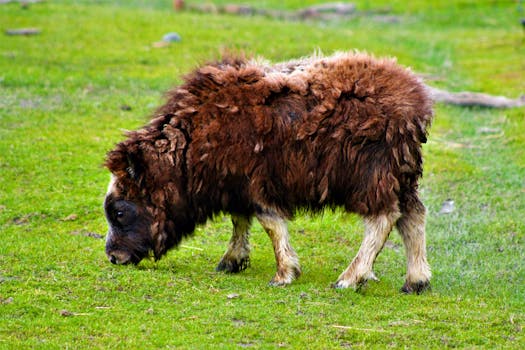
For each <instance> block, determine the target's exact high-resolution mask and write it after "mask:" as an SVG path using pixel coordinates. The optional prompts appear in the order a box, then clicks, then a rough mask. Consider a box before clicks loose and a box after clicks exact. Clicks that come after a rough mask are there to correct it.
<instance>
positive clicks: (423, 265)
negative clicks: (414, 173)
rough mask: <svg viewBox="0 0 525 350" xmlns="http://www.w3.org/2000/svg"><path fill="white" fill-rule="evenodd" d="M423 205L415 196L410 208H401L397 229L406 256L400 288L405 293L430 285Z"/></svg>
mask: <svg viewBox="0 0 525 350" xmlns="http://www.w3.org/2000/svg"><path fill="white" fill-rule="evenodd" d="M425 212H426V210H425V206H424V205H423V203H421V202H420V201H419V199H417V197H416V201H415V203H414V204H411V205H410V208H407V209H405V210H403V213H402V216H401V218H400V219H399V220H398V222H397V229H398V231H399V234H400V235H401V237H403V242H404V243H405V250H406V256H407V275H406V281H405V284H404V285H403V288H401V290H402V291H403V292H405V293H417V294H419V293H421V292H423V291H424V290H425V289H428V288H429V287H430V276H431V273H430V266H429V265H428V262H427V253H426V243H425Z"/></svg>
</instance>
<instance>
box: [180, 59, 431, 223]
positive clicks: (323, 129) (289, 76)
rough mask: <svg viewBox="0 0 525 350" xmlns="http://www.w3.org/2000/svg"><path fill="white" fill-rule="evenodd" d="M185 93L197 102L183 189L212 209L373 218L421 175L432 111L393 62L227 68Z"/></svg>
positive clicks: (213, 69) (192, 83) (212, 68)
mask: <svg viewBox="0 0 525 350" xmlns="http://www.w3.org/2000/svg"><path fill="white" fill-rule="evenodd" d="M183 89H187V90H189V91H191V92H192V93H193V94H194V95H195V96H198V98H199V99H201V101H200V106H201V107H200V110H199V111H198V112H197V113H196V114H195V116H194V117H193V120H192V125H193V132H192V144H191V146H190V149H189V153H188V155H189V156H190V157H191V162H190V164H191V166H192V169H191V174H192V175H191V176H190V177H189V178H190V188H191V189H192V190H193V191H194V192H196V193H197V195H198V194H199V193H200V194H202V195H203V196H206V197H207V198H208V200H210V201H212V202H215V205H216V206H217V207H220V208H219V210H226V211H229V210H237V211H239V210H242V209H243V208H246V210H248V211H249V210H253V206H252V204H253V203H265V204H266V205H268V206H271V207H274V208H278V209H279V210H280V211H282V212H283V213H285V214H286V215H289V216H290V215H293V213H294V211H295V210H296V209H298V208H301V207H306V208H309V209H314V210H316V209H321V208H322V207H324V206H326V205H331V206H344V207H345V208H346V209H347V210H349V211H353V212H357V213H359V214H363V215H367V214H374V213H380V212H384V211H390V210H392V209H393V207H394V206H396V205H397V202H398V201H399V198H400V196H401V197H403V194H404V193H406V192H411V191H413V190H415V187H416V186H417V179H418V177H419V176H420V175H421V173H422V169H421V163H422V161H421V149H420V148H421V143H422V142H425V140H426V128H427V126H428V124H429V123H430V119H431V116H432V112H431V102H430V99H429V97H428V96H427V93H426V91H425V88H424V85H423V84H422V83H421V82H420V81H419V79H417V77H416V76H415V75H413V74H412V73H410V72H409V71H407V70H406V69H405V68H402V67H400V66H398V65H397V64H396V63H395V62H393V61H392V60H376V59H374V58H371V57H370V56H367V55H363V54H346V53H341V54H336V55H334V56H330V57H326V58H324V57H313V58H309V59H304V60H298V61H293V62H290V63H288V64H286V65H276V66H268V65H265V64H261V63H258V62H256V61H242V60H231V59H230V60H226V61H225V62H223V63H218V64H216V65H209V66H205V67H203V68H201V69H200V70H197V71H196V72H195V73H194V74H193V75H192V76H190V77H189V78H188V79H187V82H186V84H185V86H183ZM192 179H194V181H193V183H191V180H192ZM203 186H204V187H203Z"/></svg>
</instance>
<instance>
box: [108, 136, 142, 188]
mask: <svg viewBox="0 0 525 350" xmlns="http://www.w3.org/2000/svg"><path fill="white" fill-rule="evenodd" d="M104 166H105V167H106V168H108V170H109V171H111V172H112V173H113V174H115V175H116V176H117V177H128V178H130V179H132V180H135V181H138V180H139V179H140V177H141V175H142V173H143V167H142V166H141V162H140V159H139V154H138V150H136V149H133V148H131V147H129V146H128V145H126V144H125V143H120V144H118V145H117V147H115V149H114V150H113V151H110V152H108V154H107V156H106V161H105V162H104Z"/></svg>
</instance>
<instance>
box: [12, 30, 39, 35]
mask: <svg viewBox="0 0 525 350" xmlns="http://www.w3.org/2000/svg"><path fill="white" fill-rule="evenodd" d="M5 33H6V34H7V35H38V34H40V29H38V28H20V29H7V30H6V31H5Z"/></svg>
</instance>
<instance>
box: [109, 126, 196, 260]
mask: <svg viewBox="0 0 525 350" xmlns="http://www.w3.org/2000/svg"><path fill="white" fill-rule="evenodd" d="M139 136H140V135H139V134H138V133H135V134H130V138H129V139H128V140H126V141H124V142H122V143H120V144H118V145H117V147H116V148H115V149H114V150H113V151H111V152H109V153H108V155H107V159H106V162H105V166H106V167H107V168H108V169H109V170H110V171H111V180H110V183H109V187H108V192H107V194H106V198H105V201H104V210H105V214H106V219H107V222H108V226H109V228H108V233H107V238H106V255H107V257H108V259H109V261H111V262H112V263H113V264H129V263H132V264H138V263H139V262H140V261H141V260H142V259H143V258H146V257H150V256H153V257H154V258H155V260H158V259H160V258H161V257H162V255H164V254H165V253H166V252H167V250H168V249H170V248H172V247H173V246H175V245H177V244H178V243H179V242H180V241H181V239H182V237H184V236H185V235H188V234H189V233H191V232H193V229H194V226H195V224H194V223H193V221H192V220H190V219H189V218H188V216H187V214H186V213H187V204H186V200H185V194H184V193H183V191H182V190H181V189H182V181H183V177H182V176H180V175H181V171H180V169H177V168H176V167H177V163H178V162H176V161H175V160H174V159H175V158H176V153H177V152H173V151H171V152H170V147H165V146H167V145H168V146H169V142H168V140H166V139H161V140H158V139H157V140H150V141H148V140H144V139H140V140H139Z"/></svg>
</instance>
